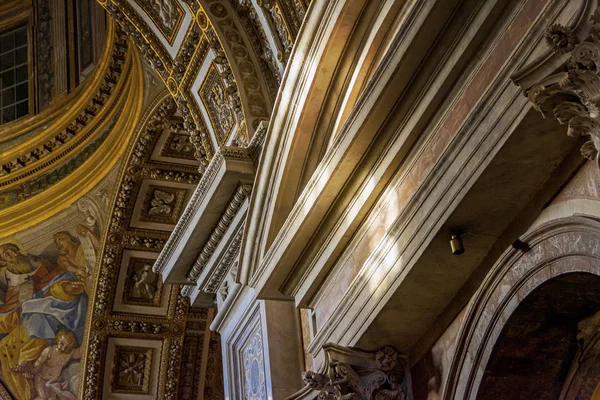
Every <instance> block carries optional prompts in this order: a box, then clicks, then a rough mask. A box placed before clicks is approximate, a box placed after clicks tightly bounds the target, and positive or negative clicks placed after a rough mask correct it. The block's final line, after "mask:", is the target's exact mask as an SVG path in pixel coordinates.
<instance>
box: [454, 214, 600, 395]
mask: <svg viewBox="0 0 600 400" xmlns="http://www.w3.org/2000/svg"><path fill="white" fill-rule="evenodd" d="M521 240H522V241H523V242H525V243H527V244H528V245H529V247H530V250H528V251H527V252H525V253H523V252H522V251H520V250H516V249H514V248H511V249H509V250H507V251H506V252H505V253H504V255H503V256H502V257H501V258H500V259H499V260H498V261H497V263H496V264H495V266H494V267H493V268H492V270H491V271H490V272H489V274H488V275H487V277H486V279H485V280H484V282H483V283H482V285H481V288H480V289H479V291H478V292H477V293H476V294H475V296H474V298H473V300H472V302H471V304H470V305H469V308H468V310H467V313H466V316H465V319H464V320H463V323H462V326H461V329H460V333H459V336H458V340H457V350H456V353H455V355H454V359H453V360H452V364H451V367H450V371H449V376H448V379H447V381H446V382H447V383H446V387H445V390H444V397H443V398H444V399H476V398H477V393H478V390H479V387H480V384H481V381H482V378H483V374H484V371H485V368H486V365H487V364H488V361H489V359H490V356H491V354H492V350H493V348H494V345H495V343H496V341H497V340H498V338H499V336H500V334H501V332H502V329H503V328H504V327H505V325H506V323H507V321H508V320H509V318H510V317H511V315H512V314H513V313H514V311H515V310H516V309H517V307H518V306H519V304H520V303H521V302H522V301H523V299H525V298H526V297H527V296H528V295H529V294H530V293H532V292H533V291H534V290H535V289H536V288H538V287H539V286H540V285H542V284H543V283H544V282H547V281H549V280H551V279H553V278H556V277H558V276H561V275H564V274H568V273H572V272H585V273H590V274H594V275H598V276H600V223H599V222H598V221H597V220H594V219H592V218H589V217H582V216H572V217H566V218H560V219H556V220H552V221H550V222H547V223H545V224H543V225H541V226H540V227H539V228H538V229H536V230H535V231H533V232H531V233H528V234H526V235H525V236H524V237H523V238H521Z"/></svg>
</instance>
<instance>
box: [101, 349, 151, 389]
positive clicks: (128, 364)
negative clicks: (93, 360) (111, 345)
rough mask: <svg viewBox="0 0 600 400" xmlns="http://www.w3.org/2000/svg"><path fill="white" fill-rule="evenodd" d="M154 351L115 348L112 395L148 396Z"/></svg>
mask: <svg viewBox="0 0 600 400" xmlns="http://www.w3.org/2000/svg"><path fill="white" fill-rule="evenodd" d="M153 353H154V349H152V348H145V347H133V346H119V345H117V346H115V356H114V360H113V373H112V382H111V391H112V393H126V394H148V392H149V389H150V369H151V367H152V356H153Z"/></svg>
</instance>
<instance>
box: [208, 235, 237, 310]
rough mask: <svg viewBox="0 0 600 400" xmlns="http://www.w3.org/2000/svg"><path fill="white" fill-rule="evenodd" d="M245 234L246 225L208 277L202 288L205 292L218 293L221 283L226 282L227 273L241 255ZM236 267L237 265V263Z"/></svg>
mask: <svg viewBox="0 0 600 400" xmlns="http://www.w3.org/2000/svg"><path fill="white" fill-rule="evenodd" d="M243 235H244V227H243V226H242V227H241V228H240V230H239V231H238V232H237V233H236V235H235V237H234V238H233V240H232V241H231V243H230V244H229V246H228V247H227V250H226V251H225V254H224V255H223V258H222V259H221V261H220V262H219V264H218V265H217V266H216V267H215V269H214V271H213V272H212V274H211V275H210V277H209V278H208V282H206V284H205V285H204V287H203V288H202V289H203V290H204V291H205V292H207V293H217V291H218V290H219V288H220V287H221V284H222V283H224V282H223V280H224V279H225V276H226V275H227V273H228V272H230V271H232V270H233V269H234V268H232V267H233V265H234V263H235V262H236V260H237V258H238V257H239V255H240V247H241V244H242V237H243ZM235 267H237V264H236V266H235ZM226 297H227V294H225V296H224V298H226Z"/></svg>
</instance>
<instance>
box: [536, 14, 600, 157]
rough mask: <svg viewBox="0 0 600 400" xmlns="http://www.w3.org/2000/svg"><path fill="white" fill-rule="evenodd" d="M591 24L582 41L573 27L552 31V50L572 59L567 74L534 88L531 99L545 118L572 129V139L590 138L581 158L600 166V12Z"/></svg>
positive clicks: (548, 35)
mask: <svg viewBox="0 0 600 400" xmlns="http://www.w3.org/2000/svg"><path fill="white" fill-rule="evenodd" d="M590 22H591V24H592V25H591V29H590V33H589V35H588V36H587V37H585V38H584V39H583V40H581V41H579V40H578V38H577V36H576V34H575V32H574V31H573V30H572V29H571V28H569V27H565V26H561V25H558V24H555V25H551V26H549V27H548V29H547V31H546V35H545V38H546V43H547V44H548V46H549V47H550V48H551V50H552V51H553V52H554V53H555V54H568V55H569V56H570V57H569V59H568V61H567V65H566V67H565V68H564V70H563V71H561V72H558V73H555V74H553V75H550V76H548V77H546V78H545V79H543V80H542V81H540V82H538V83H537V84H535V85H533V87H531V89H529V91H528V92H527V97H528V98H529V100H530V101H531V102H532V103H533V105H534V107H535V108H536V109H537V110H538V111H540V112H541V113H542V115H544V116H546V115H548V114H553V115H554V117H555V118H556V119H557V120H558V122H559V123H561V124H566V125H568V131H567V134H568V135H569V136H573V137H577V136H582V135H583V136H588V137H589V140H587V141H586V142H585V143H584V144H583V146H582V147H581V154H582V155H583V156H584V157H585V158H587V159H589V160H596V162H597V163H598V164H599V166H600V156H599V151H600V9H597V10H596V12H595V13H594V14H593V16H592V17H591V19H590Z"/></svg>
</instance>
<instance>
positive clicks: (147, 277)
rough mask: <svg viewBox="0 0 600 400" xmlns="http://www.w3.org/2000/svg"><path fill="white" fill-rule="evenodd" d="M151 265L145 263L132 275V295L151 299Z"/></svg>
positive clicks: (152, 292)
mask: <svg viewBox="0 0 600 400" xmlns="http://www.w3.org/2000/svg"><path fill="white" fill-rule="evenodd" d="M151 274H152V265H150V264H146V265H144V266H143V267H142V269H141V270H139V271H138V272H136V273H135V275H134V276H133V289H132V291H133V297H138V298H143V299H153V298H154V294H155V287H154V283H153V282H151V280H152V276H151Z"/></svg>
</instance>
